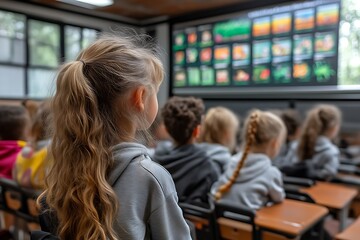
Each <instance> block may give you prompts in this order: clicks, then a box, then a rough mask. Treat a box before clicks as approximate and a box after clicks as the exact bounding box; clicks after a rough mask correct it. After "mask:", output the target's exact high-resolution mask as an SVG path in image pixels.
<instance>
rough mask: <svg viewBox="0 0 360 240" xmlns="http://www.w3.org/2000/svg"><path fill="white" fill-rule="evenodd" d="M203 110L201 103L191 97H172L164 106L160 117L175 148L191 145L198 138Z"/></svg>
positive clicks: (199, 100)
mask: <svg viewBox="0 0 360 240" xmlns="http://www.w3.org/2000/svg"><path fill="white" fill-rule="evenodd" d="M204 109H205V107H204V104H203V101H202V100H201V99H197V98H193V97H172V98H170V99H169V100H168V101H167V103H166V104H165V105H164V107H163V109H162V111H161V115H162V118H163V120H164V123H165V127H166V130H167V131H168V133H169V134H170V136H171V137H172V138H173V140H174V141H175V144H176V145H177V146H183V145H186V144H188V143H192V142H193V141H194V140H195V139H196V138H197V137H198V135H199V134H200V124H201V120H202V116H203V114H204Z"/></svg>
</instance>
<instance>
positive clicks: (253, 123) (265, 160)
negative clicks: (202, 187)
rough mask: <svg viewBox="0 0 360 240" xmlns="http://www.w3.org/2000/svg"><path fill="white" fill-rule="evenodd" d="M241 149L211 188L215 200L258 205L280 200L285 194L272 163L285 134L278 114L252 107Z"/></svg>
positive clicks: (248, 205) (279, 175)
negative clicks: (237, 157) (239, 156)
mask: <svg viewBox="0 0 360 240" xmlns="http://www.w3.org/2000/svg"><path fill="white" fill-rule="evenodd" d="M243 132H244V136H243V142H244V144H245V145H244V150H243V151H242V155H241V158H240V159H233V160H232V161H231V162H230V164H229V165H228V167H227V169H226V171H225V173H224V174H223V175H222V176H221V177H220V179H219V181H218V182H216V183H215V184H214V185H213V187H212V190H211V193H212V195H213V196H214V197H215V199H216V200H222V199H224V200H226V201H231V202H232V203H234V204H235V203H239V204H242V205H244V206H247V207H249V208H252V209H259V208H261V207H263V206H265V204H266V203H268V202H269V201H271V202H275V203H277V202H281V201H282V200H283V199H284V197H285V193H284V189H283V187H282V176H281V173H280V171H279V170H278V169H277V168H276V167H274V166H272V164H271V159H272V158H274V157H275V156H276V155H277V154H278V153H279V150H280V148H281V145H282V144H283V141H284V140H285V136H286V128H285V126H284V123H283V122H282V121H281V119H280V118H279V117H277V116H276V115H274V114H273V113H270V112H263V111H260V110H254V111H252V112H251V113H250V115H249V116H248V117H247V119H246V121H245V125H244V131H243Z"/></svg>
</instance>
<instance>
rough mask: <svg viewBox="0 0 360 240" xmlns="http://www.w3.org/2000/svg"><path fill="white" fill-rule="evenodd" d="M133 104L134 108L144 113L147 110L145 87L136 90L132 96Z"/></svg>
mask: <svg viewBox="0 0 360 240" xmlns="http://www.w3.org/2000/svg"><path fill="white" fill-rule="evenodd" d="M132 102H133V103H134V106H135V108H136V109H137V110H139V111H144V109H145V87H138V88H136V89H135V91H134V92H133V95H132Z"/></svg>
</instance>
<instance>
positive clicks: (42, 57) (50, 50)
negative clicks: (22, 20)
mask: <svg viewBox="0 0 360 240" xmlns="http://www.w3.org/2000/svg"><path fill="white" fill-rule="evenodd" d="M29 50H30V52H29V55H30V65H31V66H47V67H57V66H59V63H60V26H59V25H57V24H52V23H47V22H41V21H37V20H30V21H29Z"/></svg>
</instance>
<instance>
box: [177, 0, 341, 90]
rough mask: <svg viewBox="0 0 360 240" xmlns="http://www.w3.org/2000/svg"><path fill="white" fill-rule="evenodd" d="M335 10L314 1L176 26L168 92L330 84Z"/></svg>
mask: <svg viewBox="0 0 360 240" xmlns="http://www.w3.org/2000/svg"><path fill="white" fill-rule="evenodd" d="M340 6H341V2H340V0H329V1H322V0H315V1H307V2H304V3H295V4H287V5H283V6H277V7H270V8H264V9H257V10H253V11H249V12H240V13H239V14H238V15H233V16H232V17H229V18H224V19H223V20H220V21H208V22H206V21H204V23H202V24H196V25H191V23H188V24H182V25H180V27H176V25H175V27H174V30H173V33H172V39H173V40H172V84H173V87H175V88H182V87H204V88H208V87H232V86H240V87H256V86H262V87H264V86H318V85H335V84H337V82H336V81H337V67H338V66H337V65H338V64H337V61H338V36H339V35H338V31H339V19H340Z"/></svg>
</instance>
